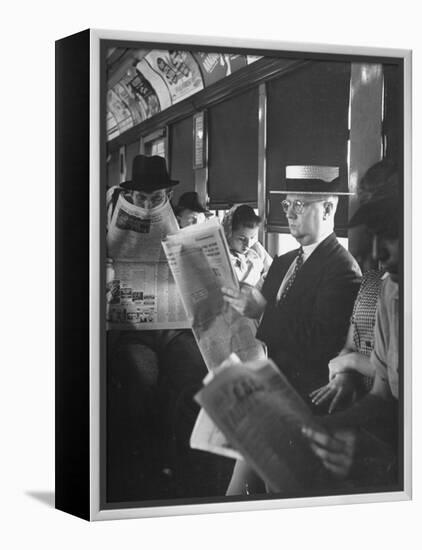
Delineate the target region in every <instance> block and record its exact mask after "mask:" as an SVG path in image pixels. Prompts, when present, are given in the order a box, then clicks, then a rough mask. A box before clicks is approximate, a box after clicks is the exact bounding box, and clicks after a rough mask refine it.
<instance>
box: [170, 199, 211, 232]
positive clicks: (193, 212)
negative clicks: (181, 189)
mask: <svg viewBox="0 0 422 550" xmlns="http://www.w3.org/2000/svg"><path fill="white" fill-rule="evenodd" d="M174 213H175V215H176V218H177V221H178V223H179V226H180V228H181V229H183V227H187V226H189V225H196V224H197V223H201V222H204V221H205V220H206V214H207V213H208V211H207V209H206V208H205V207H204V206H203V205H202V204H201V201H200V200H199V196H198V193H196V192H195V191H187V192H186V193H183V195H181V196H180V198H179V201H178V203H177V205H176V207H175V208H174Z"/></svg>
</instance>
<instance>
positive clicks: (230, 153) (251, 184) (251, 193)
mask: <svg viewBox="0 0 422 550" xmlns="http://www.w3.org/2000/svg"><path fill="white" fill-rule="evenodd" d="M208 135H209V162H208V166H209V173H208V181H209V186H208V194H209V196H210V200H211V205H212V206H218V205H230V204H234V203H237V202H250V203H256V202H257V182H258V88H254V89H252V90H249V91H248V92H246V93H244V94H242V95H238V96H236V97H234V98H232V99H229V100H227V101H224V102H222V103H220V104H218V105H216V106H215V107H212V108H210V109H209V111H208Z"/></svg>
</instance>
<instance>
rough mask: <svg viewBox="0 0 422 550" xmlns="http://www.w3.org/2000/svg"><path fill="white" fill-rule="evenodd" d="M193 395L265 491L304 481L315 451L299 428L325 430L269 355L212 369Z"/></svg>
mask: <svg viewBox="0 0 422 550" xmlns="http://www.w3.org/2000/svg"><path fill="white" fill-rule="evenodd" d="M195 399H196V401H197V402H198V403H199V404H200V405H201V406H202V407H203V409H205V412H206V413H207V415H209V417H210V418H211V419H212V421H213V422H214V424H215V425H216V426H217V428H218V429H219V430H221V432H222V433H223V434H224V436H225V437H226V440H227V441H228V442H229V444H230V446H231V447H232V448H233V449H235V450H236V451H238V452H239V453H240V455H241V456H242V457H243V458H244V459H245V460H246V461H247V462H248V463H249V464H250V466H251V467H252V468H254V470H255V471H256V472H257V474H258V475H259V476H260V477H261V478H262V479H263V480H264V481H265V483H266V484H267V486H268V487H269V489H270V490H271V491H274V492H289V491H293V492H294V491H298V490H299V491H300V490H301V489H303V488H304V487H305V486H306V484H307V483H308V482H309V479H308V478H309V476H310V475H312V469H309V468H307V467H306V465H307V464H309V462H307V459H308V458H309V460H310V461H315V457H314V456H313V455H312V452H311V450H310V449H309V444H308V442H307V441H306V440H305V438H304V436H303V435H302V432H301V428H302V426H304V425H307V426H309V427H311V428H316V429H318V430H320V431H325V430H324V428H322V426H320V425H319V424H318V422H317V419H316V418H315V417H314V416H313V415H312V413H311V411H310V409H309V408H308V406H307V405H306V404H305V402H304V401H303V400H302V399H301V397H300V396H299V395H298V394H297V393H296V391H295V390H294V389H293V388H292V386H291V385H290V384H289V382H288V381H287V379H286V378H285V377H284V376H283V374H281V372H280V371H279V370H278V368H277V367H276V366H275V364H274V363H273V362H272V361H271V360H269V359H265V360H260V361H254V362H248V363H242V364H231V365H230V366H227V367H222V368H221V369H218V370H217V371H216V372H215V373H214V376H213V377H212V378H211V380H210V381H209V382H208V384H206V385H205V387H204V388H203V389H202V390H201V391H200V392H199V393H198V394H197V395H196V396H195ZM222 447H223V448H224V447H229V445H228V444H227V443H226V442H223V444H222ZM220 454H223V453H220ZM302 465H303V466H302Z"/></svg>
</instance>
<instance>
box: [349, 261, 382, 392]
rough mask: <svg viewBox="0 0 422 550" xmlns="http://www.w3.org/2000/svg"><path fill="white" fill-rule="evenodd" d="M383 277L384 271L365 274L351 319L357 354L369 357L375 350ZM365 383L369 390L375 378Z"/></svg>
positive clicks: (366, 377) (372, 271) (368, 378)
mask: <svg viewBox="0 0 422 550" xmlns="http://www.w3.org/2000/svg"><path fill="white" fill-rule="evenodd" d="M383 276H384V271H380V270H370V271H367V272H366V273H364V275H363V278H362V283H361V285H360V288H359V292H358V295H357V297H356V300H355V305H354V307H353V313H352V319H351V323H352V326H353V343H354V345H355V348H356V351H357V352H359V353H362V354H363V355H367V356H368V357H369V356H370V355H371V353H372V350H373V349H374V328H375V314H376V310H377V303H378V296H379V293H380V290H381V284H382V279H383ZM364 383H365V387H366V389H367V390H369V389H370V388H371V387H372V383H373V378H372V377H369V376H365V377H364Z"/></svg>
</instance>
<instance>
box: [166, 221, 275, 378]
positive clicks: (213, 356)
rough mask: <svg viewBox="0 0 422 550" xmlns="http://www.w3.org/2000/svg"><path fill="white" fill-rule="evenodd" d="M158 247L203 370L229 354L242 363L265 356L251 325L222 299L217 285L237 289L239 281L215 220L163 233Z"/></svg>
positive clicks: (215, 365) (224, 358)
mask: <svg viewBox="0 0 422 550" xmlns="http://www.w3.org/2000/svg"><path fill="white" fill-rule="evenodd" d="M163 248H164V251H165V253H166V256H167V259H168V263H169V266H170V269H171V271H172V273H173V277H174V279H175V281H176V284H177V287H178V289H179V292H180V296H181V299H182V302H183V305H184V307H185V310H186V314H187V316H188V318H189V319H190V321H191V324H192V330H193V333H194V335H195V338H196V340H197V342H198V346H199V349H200V350H201V353H202V356H203V358H204V361H205V364H206V365H207V367H208V369H209V370H210V371H212V370H213V369H215V368H217V367H218V366H220V365H221V363H222V362H223V361H225V360H226V359H227V358H228V357H229V356H230V354H231V353H235V354H236V355H237V356H238V357H239V358H240V360H242V361H249V360H253V359H260V358H263V357H265V354H264V349H263V345H262V344H261V343H260V342H259V341H258V340H256V338H255V324H254V322H253V321H252V320H251V319H248V318H246V317H244V316H243V315H240V313H238V312H237V311H236V310H235V309H233V308H232V307H231V306H230V305H229V304H227V302H225V301H224V299H223V294H222V292H221V287H223V286H228V287H232V288H239V283H238V280H237V277H236V274H235V272H234V270H233V266H232V264H231V262H230V257H229V249H228V245H227V241H226V238H225V235H224V230H223V228H222V226H221V225H220V223H219V221H218V220H217V219H211V220H208V221H206V222H204V223H201V224H198V225H191V226H188V227H185V228H184V229H181V230H180V231H178V232H177V233H174V234H170V235H167V238H166V239H165V241H164V242H163Z"/></svg>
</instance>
